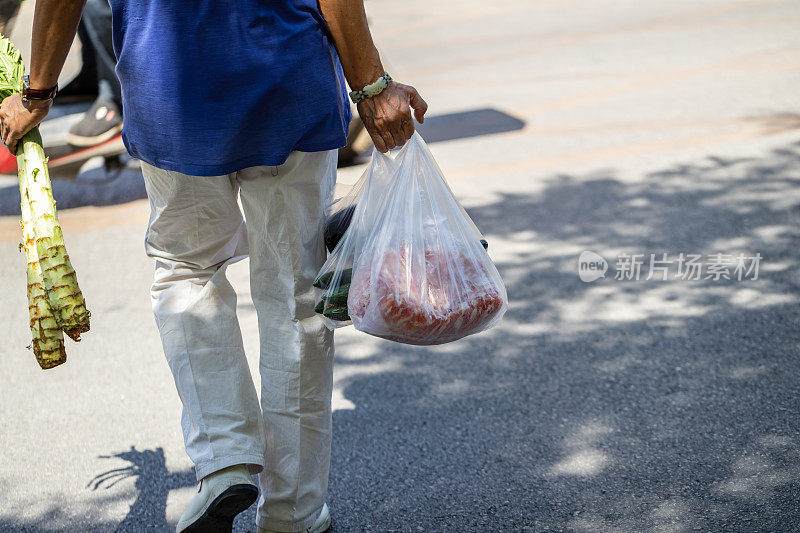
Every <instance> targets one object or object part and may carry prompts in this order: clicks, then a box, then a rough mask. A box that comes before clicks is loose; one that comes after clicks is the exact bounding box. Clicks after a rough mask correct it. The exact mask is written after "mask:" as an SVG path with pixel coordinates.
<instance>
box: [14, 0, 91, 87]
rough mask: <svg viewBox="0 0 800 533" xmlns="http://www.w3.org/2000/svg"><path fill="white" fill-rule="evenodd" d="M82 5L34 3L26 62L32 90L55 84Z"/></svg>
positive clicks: (55, 0)
mask: <svg viewBox="0 0 800 533" xmlns="http://www.w3.org/2000/svg"><path fill="white" fill-rule="evenodd" d="M85 3H86V0H36V9H35V11H34V15H33V35H32V37H31V58H30V62H29V63H28V68H29V74H30V80H31V87H33V88H34V89H47V88H50V87H52V86H54V85H55V84H56V83H57V82H58V75H59V74H60V73H61V69H62V68H63V67H64V61H66V59H67V54H68V53H69V48H70V46H71V45H72V41H73V40H74V39H75V33H76V32H77V31H78V22H80V20H81V13H82V12H83V6H84V4H85Z"/></svg>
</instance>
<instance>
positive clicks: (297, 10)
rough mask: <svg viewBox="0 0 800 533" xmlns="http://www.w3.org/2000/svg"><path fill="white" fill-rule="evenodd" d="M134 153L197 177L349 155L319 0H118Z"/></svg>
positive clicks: (335, 66) (127, 123)
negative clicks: (328, 153) (301, 156)
mask: <svg viewBox="0 0 800 533" xmlns="http://www.w3.org/2000/svg"><path fill="white" fill-rule="evenodd" d="M111 7H112V10H113V21H114V50H115V52H116V54H117V75H118V76H119V80H120V84H121V86H122V105H123V123H124V127H123V130H122V137H123V140H124V142H125V146H126V147H127V149H128V151H129V152H130V154H131V155H132V156H134V157H136V158H138V159H141V160H143V161H146V162H148V163H150V164H151V165H153V166H155V167H158V168H162V169H165V170H175V171H178V172H181V173H183V174H190V175H196V176H214V175H222V174H229V173H232V172H236V171H238V170H241V169H244V168H247V167H252V166H259V165H270V166H277V165H280V164H282V163H283V162H284V161H285V160H286V158H287V156H288V155H289V153H290V152H291V151H292V150H301V151H306V152H314V151H320V150H331V149H334V148H339V147H341V146H344V144H345V141H346V137H347V128H348V124H349V122H350V106H349V103H348V100H347V88H346V85H345V80H344V75H343V73H342V66H341V63H340V62H339V57H338V55H337V54H336V50H335V48H334V47H333V43H332V39H331V37H330V34H329V32H328V29H327V25H326V24H325V20H324V19H323V18H322V15H321V13H320V12H319V9H318V8H317V2H316V0H235V1H229V2H225V1H221V0H180V1H175V0H111Z"/></svg>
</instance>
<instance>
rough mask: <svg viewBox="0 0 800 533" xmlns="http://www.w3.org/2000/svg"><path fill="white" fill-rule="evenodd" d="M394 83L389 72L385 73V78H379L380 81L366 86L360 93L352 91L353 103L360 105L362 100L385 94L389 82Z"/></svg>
mask: <svg viewBox="0 0 800 533" xmlns="http://www.w3.org/2000/svg"><path fill="white" fill-rule="evenodd" d="M390 81H392V77H391V76H389V73H388V72H384V73H383V76H381V77H380V78H378V81H376V82H375V83H370V84H369V85H365V86H364V88H363V89H361V90H360V91H350V99H351V100H352V101H353V103H354V104H357V103H359V102H360V101H361V100H364V99H366V98H372V97H373V96H378V95H379V94H381V93H382V92H383V90H384V89H386V87H388V86H389V82H390Z"/></svg>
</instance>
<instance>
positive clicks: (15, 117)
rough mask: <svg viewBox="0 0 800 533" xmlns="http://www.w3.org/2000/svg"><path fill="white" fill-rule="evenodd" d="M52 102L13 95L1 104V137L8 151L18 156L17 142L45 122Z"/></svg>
mask: <svg viewBox="0 0 800 533" xmlns="http://www.w3.org/2000/svg"><path fill="white" fill-rule="evenodd" d="M52 104H53V101H52V100H26V101H23V100H22V97H20V95H18V94H13V95H11V96H9V97H8V98H6V99H5V100H3V103H2V104H0V137H2V140H3V143H5V145H6V146H7V147H8V150H9V151H10V152H11V153H12V154H15V155H16V153H17V152H16V150H17V142H19V140H20V139H21V138H22V136H23V135H25V134H26V133H28V132H29V131H31V130H32V129H33V128H34V127H36V126H38V125H39V123H40V122H41V121H42V120H44V117H46V116H47V113H48V111H50V106H51V105H52Z"/></svg>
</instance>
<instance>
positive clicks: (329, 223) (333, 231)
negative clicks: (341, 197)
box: [324, 205, 356, 253]
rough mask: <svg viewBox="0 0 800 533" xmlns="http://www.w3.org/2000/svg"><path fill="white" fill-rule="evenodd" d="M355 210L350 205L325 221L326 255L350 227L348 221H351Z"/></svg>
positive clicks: (354, 207) (353, 206)
mask: <svg viewBox="0 0 800 533" xmlns="http://www.w3.org/2000/svg"><path fill="white" fill-rule="evenodd" d="M355 210H356V206H355V205H351V206H349V207H346V208H344V209H342V210H341V211H338V212H336V213H334V214H333V215H331V217H330V218H328V220H326V221H325V231H324V233H325V248H327V249H328V253H331V252H333V249H334V248H336V245H337V244H339V241H340V240H342V236H343V235H344V232H346V231H347V228H349V227H350V221H351V220H353V213H354V212H355Z"/></svg>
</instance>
